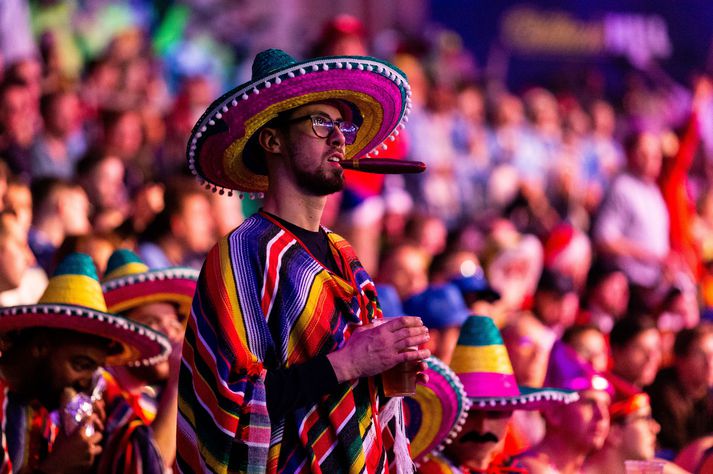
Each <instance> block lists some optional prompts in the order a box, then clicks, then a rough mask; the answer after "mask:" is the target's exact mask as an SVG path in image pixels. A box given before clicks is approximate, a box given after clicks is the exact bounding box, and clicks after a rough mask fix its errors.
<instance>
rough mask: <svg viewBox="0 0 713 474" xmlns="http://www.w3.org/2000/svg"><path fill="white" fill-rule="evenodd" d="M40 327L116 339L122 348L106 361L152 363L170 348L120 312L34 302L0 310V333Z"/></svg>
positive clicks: (124, 363) (162, 340) (167, 352)
mask: <svg viewBox="0 0 713 474" xmlns="http://www.w3.org/2000/svg"><path fill="white" fill-rule="evenodd" d="M39 327H44V328H55V329H67V330H71V331H77V332H81V333H85V334H90V335H96V336H100V337H103V338H105V339H109V340H111V341H115V342H117V343H119V344H120V345H121V346H122V347H123V351H122V352H121V353H120V354H113V355H110V356H109V357H108V358H107V360H106V365H132V366H138V365H153V364H155V363H157V362H160V361H162V360H165V359H166V358H167V357H168V355H169V353H170V351H171V345H170V342H169V341H168V339H167V338H166V337H165V336H164V335H162V334H160V333H158V332H156V331H154V330H152V329H150V328H148V327H146V326H144V325H142V324H139V323H136V322H134V321H131V320H129V319H126V318H123V317H121V316H117V315H114V314H109V313H103V312H100V311H96V310H93V309H90V308H85V307H83V306H72V305H62V304H37V305H24V306H13V307H9V308H3V309H1V310H0V333H7V332H10V331H16V330H20V329H28V328H39Z"/></svg>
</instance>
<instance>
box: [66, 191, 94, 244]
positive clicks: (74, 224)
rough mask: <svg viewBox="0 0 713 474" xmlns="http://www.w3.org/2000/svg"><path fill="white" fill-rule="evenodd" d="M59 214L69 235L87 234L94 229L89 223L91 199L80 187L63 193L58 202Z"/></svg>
mask: <svg viewBox="0 0 713 474" xmlns="http://www.w3.org/2000/svg"><path fill="white" fill-rule="evenodd" d="M58 213H59V217H60V219H61V220H62V223H63V224H64V231H65V233H66V234H67V235H82V234H87V233H89V231H90V230H91V228H92V226H91V224H90V222H89V199H88V198H87V194H86V193H85V192H84V190H83V189H82V188H80V187H74V188H71V189H66V190H64V191H63V192H62V194H61V196H60V198H59V202H58Z"/></svg>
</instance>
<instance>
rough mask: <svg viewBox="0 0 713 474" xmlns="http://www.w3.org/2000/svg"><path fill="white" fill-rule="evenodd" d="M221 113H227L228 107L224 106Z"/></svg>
mask: <svg viewBox="0 0 713 474" xmlns="http://www.w3.org/2000/svg"><path fill="white" fill-rule="evenodd" d="M220 110H221V111H222V112H223V113H225V112H227V111H228V106H227V105H224V106H223V108H222V109H220Z"/></svg>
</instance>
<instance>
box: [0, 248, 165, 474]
mask: <svg viewBox="0 0 713 474" xmlns="http://www.w3.org/2000/svg"><path fill="white" fill-rule="evenodd" d="M0 335H1V338H0V340H1V341H2V355H1V356H0V389H1V390H0V398H1V399H2V400H0V406H1V407H2V409H1V410H0V426H2V433H1V436H2V440H1V445H2V450H1V451H0V455H1V456H2V459H1V460H0V472H39V473H55V472H57V473H64V472H84V471H87V470H88V469H89V468H91V467H92V465H93V463H94V460H95V458H96V456H97V455H98V454H100V453H101V449H102V448H101V445H100V442H101V439H102V433H101V432H102V429H103V422H102V417H101V416H100V415H101V411H102V408H101V404H98V405H97V406H95V407H93V408H94V409H92V407H91V402H90V400H91V401H94V400H95V399H97V398H98V395H99V393H98V390H96V387H95V386H94V384H95V382H96V380H97V377H96V374H97V369H98V368H99V367H101V366H104V365H108V366H112V365H126V364H133V365H151V364H155V363H157V362H160V361H161V360H164V359H165V358H166V357H167V356H168V351H169V349H170V345H169V342H168V340H167V339H166V338H165V337H164V336H163V335H161V334H159V333H158V332H156V331H153V330H152V329H150V328H148V327H146V326H144V325H141V324H138V323H135V322H133V321H130V320H128V319H126V318H123V317H121V316H118V315H115V314H112V313H109V312H108V311H107V307H106V303H105V300H104V296H103V295H102V292H101V287H100V285H99V281H98V278H97V275H96V270H95V268H94V264H93V263H92V260H91V257H89V256H88V255H85V254H79V253H74V254H70V255H69V256H67V257H66V258H65V259H64V260H63V261H62V262H61V263H60V264H59V265H58V266H57V269H56V271H55V273H54V275H53V276H52V278H51V279H50V281H49V284H48V286H47V289H46V290H45V292H44V294H43V295H42V297H41V298H40V300H39V302H38V303H37V304H34V305H24V306H13V307H7V308H2V309H0ZM89 392H94V393H92V395H93V396H92V398H91V399H88V396H85V398H83V399H82V398H76V397H75V396H76V395H77V394H80V393H84V394H88V393H89ZM70 397H74V398H72V399H71V400H67V399H68V398H70ZM75 408H80V409H81V410H75ZM55 410H59V412H58V413H59V415H58V416H51V414H50V412H53V411H55ZM94 410H96V412H95V411H94Z"/></svg>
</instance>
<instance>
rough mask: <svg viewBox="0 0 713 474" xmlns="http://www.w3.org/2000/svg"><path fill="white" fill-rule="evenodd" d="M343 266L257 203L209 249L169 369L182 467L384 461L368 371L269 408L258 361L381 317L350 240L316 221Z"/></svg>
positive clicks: (307, 355) (277, 361)
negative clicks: (174, 381) (285, 409)
mask: <svg viewBox="0 0 713 474" xmlns="http://www.w3.org/2000/svg"><path fill="white" fill-rule="evenodd" d="M328 237H329V241H330V243H331V248H332V251H333V254H334V257H335V260H336V261H337V264H338V265H339V266H340V268H341V271H342V274H343V275H344V278H341V277H340V276H337V275H335V274H333V273H331V272H330V271H329V270H327V269H326V268H325V267H324V266H323V265H322V264H321V263H319V262H318V261H317V260H315V259H314V258H313V257H312V256H311V255H310V253H309V252H308V250H307V249H306V247H305V246H304V245H303V244H302V243H301V242H299V240H298V239H297V238H296V237H295V236H294V235H293V234H292V233H290V232H289V231H287V230H286V229H284V228H283V227H282V226H280V225H279V224H278V223H277V222H275V221H273V220H271V218H270V217H268V216H267V215H265V214H262V213H259V214H256V215H254V216H252V217H250V218H249V219H247V220H246V221H245V222H244V223H243V224H242V225H241V226H240V227H238V228H237V229H236V230H235V231H233V232H232V233H231V234H229V235H228V236H227V237H225V238H223V239H222V240H221V241H220V242H219V243H218V244H217V245H216V246H215V247H214V248H213V249H212V250H211V252H210V253H209V255H208V257H207V259H206V262H205V264H204V267H203V269H202V271H201V275H200V278H199V280H198V288H197V290H196V295H195V297H194V300H193V307H192V311H191V317H190V319H189V321H188V327H187V330H186V337H185V342H184V346H183V360H182V364H181V372H180V379H179V405H178V409H179V416H178V439H177V448H178V455H177V467H178V468H179V470H181V471H182V472H219V473H227V472H272V473H274V472H315V473H320V472H328V473H330V474H334V473H341V472H350V473H362V472H367V473H378V472H386V471H388V465H387V457H386V450H385V448H384V446H385V445H387V444H389V440H390V439H392V438H391V437H390V434H389V433H388V430H382V429H381V428H379V426H380V420H379V417H378V410H379V400H378V396H377V388H376V382H375V380H374V379H373V378H368V379H367V378H364V379H359V380H356V381H353V382H352V383H343V384H340V385H339V388H338V390H337V391H336V392H334V393H331V394H329V395H327V396H325V397H323V398H322V400H321V401H320V403H318V404H315V405H313V406H308V407H304V408H300V409H298V410H296V411H294V412H291V413H288V415H287V416H285V418H283V419H271V418H270V416H269V414H268V413H267V409H266V403H265V400H266V398H265V397H266V395H265V383H264V382H265V374H266V370H271V369H275V368H284V367H290V366H293V365H295V364H301V363H304V362H306V361H307V360H309V359H311V358H313V357H315V356H317V355H321V354H327V353H329V352H332V351H334V350H336V349H338V348H339V347H341V346H342V345H343V344H344V342H345V340H346V339H347V338H348V337H349V336H350V334H351V332H352V330H353V329H354V328H355V327H356V326H357V325H359V324H361V323H362V322H368V321H371V320H372V319H374V318H380V317H381V311H380V309H379V307H378V304H377V299H376V291H375V288H374V284H373V283H372V281H371V280H370V279H369V276H368V275H367V273H366V271H365V270H364V269H363V267H362V266H361V264H360V263H359V261H358V260H357V258H356V255H355V254H354V251H353V250H352V248H351V246H350V245H349V244H348V243H347V242H346V241H345V240H344V239H343V238H341V237H339V236H338V235H336V234H334V233H331V232H328Z"/></svg>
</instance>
